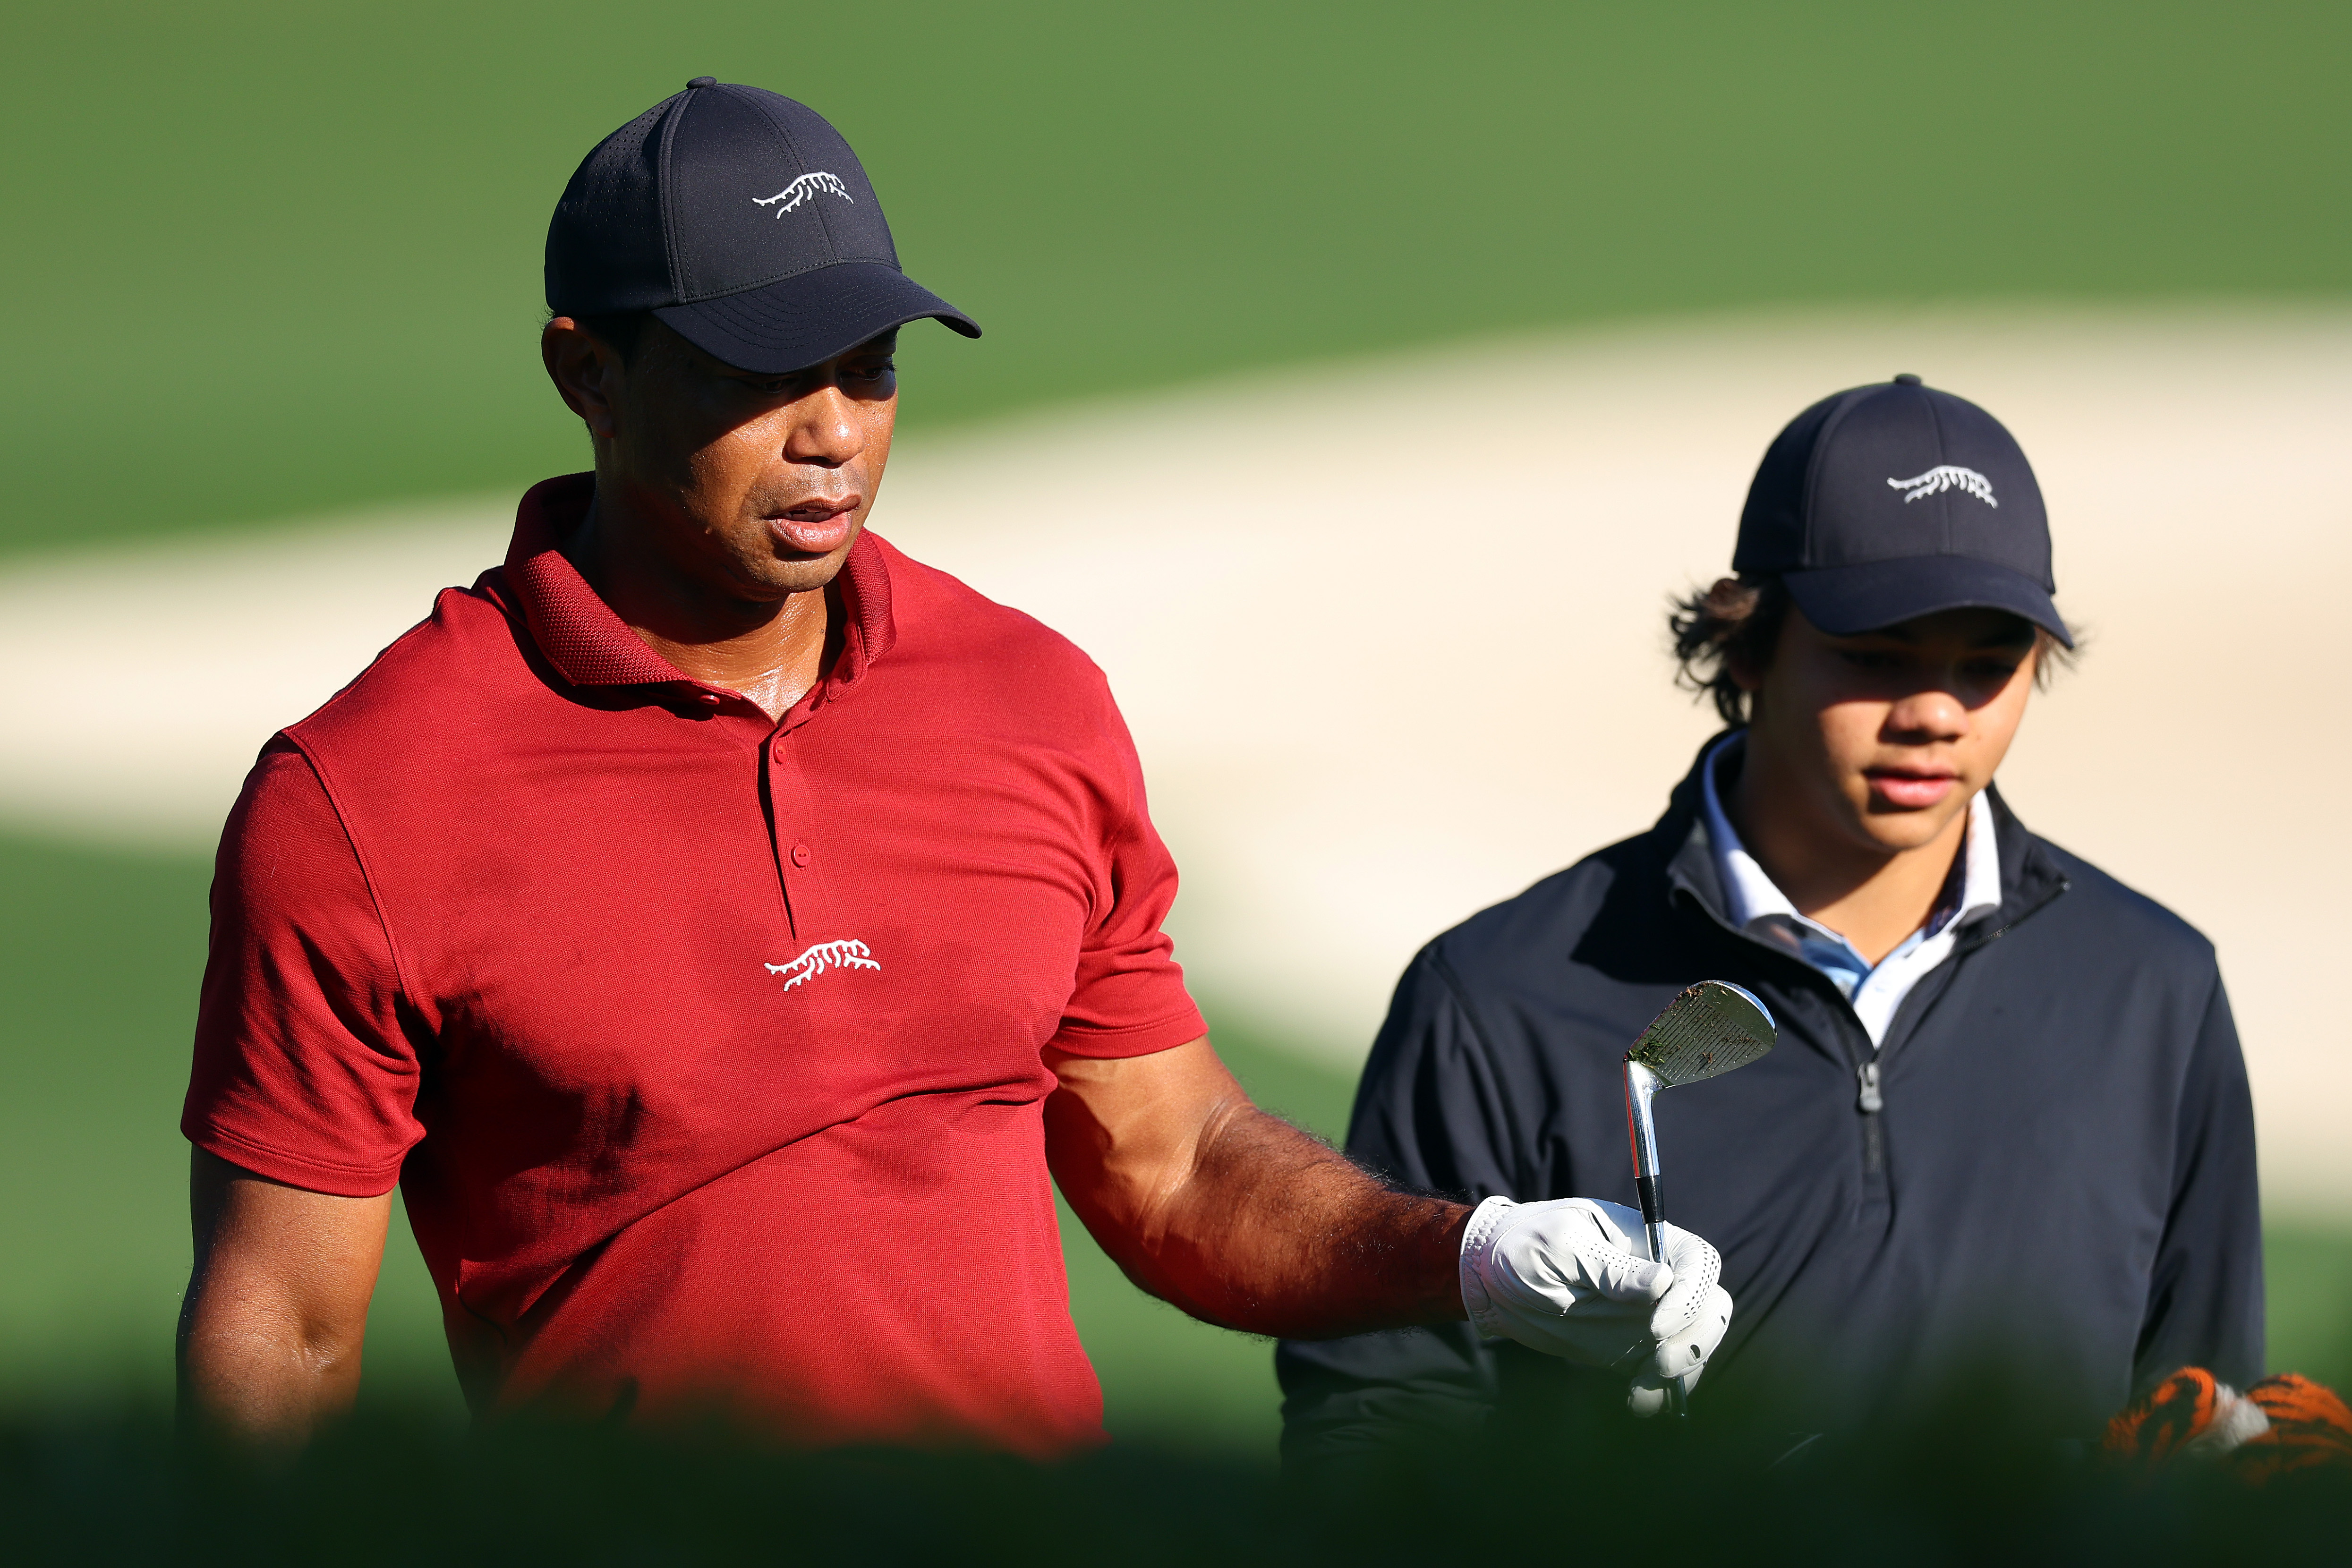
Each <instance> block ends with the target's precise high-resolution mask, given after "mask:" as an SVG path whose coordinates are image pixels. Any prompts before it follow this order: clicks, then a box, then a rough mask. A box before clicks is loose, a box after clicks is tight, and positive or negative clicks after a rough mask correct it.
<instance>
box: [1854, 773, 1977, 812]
mask: <svg viewBox="0 0 2352 1568" xmlns="http://www.w3.org/2000/svg"><path fill="white" fill-rule="evenodd" d="M1863 777H1864V778H1866V779H1868V780H1869V781H1870V793H1871V794H1872V795H1875V796H1876V797H1877V798H1878V799H1880V800H1883V801H1885V803H1886V804H1887V805H1892V806H1898V807H1900V808H1902V809H1903V810H1906V811H1917V810H1919V809H1920V808H1921V807H1923V806H1930V805H1935V804H1936V803H1937V801H1939V800H1941V799H1943V798H1944V797H1945V796H1946V795H1949V794H1951V793H1952V791H1953V790H1954V789H1955V788H1957V787H1958V784H1959V782H1960V775H1959V773H1958V771H1957V770H1955V769H1952V768H1864V770H1863Z"/></svg>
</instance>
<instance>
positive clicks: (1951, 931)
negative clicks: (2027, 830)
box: [1699, 735, 2000, 1048]
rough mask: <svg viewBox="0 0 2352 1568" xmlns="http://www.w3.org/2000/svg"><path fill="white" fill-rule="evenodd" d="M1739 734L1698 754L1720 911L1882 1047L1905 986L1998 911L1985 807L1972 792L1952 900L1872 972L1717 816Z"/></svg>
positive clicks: (1941, 903)
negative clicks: (1837, 1000)
mask: <svg viewBox="0 0 2352 1568" xmlns="http://www.w3.org/2000/svg"><path fill="white" fill-rule="evenodd" d="M1745 742H1746V737H1745V736H1743V735H1731V736H1727V737H1726V738H1725V740H1724V742H1723V743H1722V744H1720V745H1718V746H1717V747H1716V748H1715V750H1713V751H1712V752H1708V753H1707V754H1706V765H1705V766H1703V767H1702V768H1700V769H1699V782H1700V784H1702V786H1703V787H1704V793H1705V797H1706V839H1707V847H1709V848H1710V849H1712V850H1713V851H1714V853H1715V874H1716V879H1717V880H1718V881H1720V882H1721V883H1722V884H1723V900H1724V905H1725V909H1724V913H1725V915H1726V916H1727V918H1728V919H1729V920H1730V921H1731V923H1732V924H1733V925H1734V926H1736V927H1737V928H1738V929H1739V930H1741V931H1746V932H1747V933H1748V935H1750V936H1752V937H1755V938H1756V939H1757V940H1758V941H1759V942H1769V943H1771V944H1772V945H1773V946H1774V947H1777V948H1780V949H1782V950H1784V951H1786V952H1791V953H1794V954H1795V955H1796V956H1797V957H1799V958H1801V959H1802V960H1803V961H1804V962H1805V963H1809V964H1811V965H1812V966H1813V967H1814V968H1815V969H1818V970H1820V971H1821V972H1822V973H1823V974H1826V975H1828V976H1829V978H1830V984H1832V985H1835V986H1836V987H1837V988H1838V991H1839V993H1840V994H1843V996H1844V997H1845V999H1846V1001H1847V1003H1848V1004H1849V1005H1852V1006H1853V1013H1854V1016H1855V1017H1857V1018H1860V1019H1861V1020H1862V1026H1863V1027H1864V1029H1866V1030H1868V1031H1869V1032H1870V1043H1871V1046H1872V1047H1874V1048H1875V1047H1878V1046H1880V1045H1882V1044H1884V1043H1885V1039H1886V1028H1887V1026H1888V1025H1890V1024H1892V1023H1893V1022H1894V1021H1895V1009H1896V1008H1898V1007H1900V1006H1902V1005H1903V998H1905V997H1906V996H1908V995H1910V994H1911V988H1912V987H1913V986H1914V985H1916V984H1919V982H1920V981H1921V980H1922V979H1924V978H1925V977H1926V976H1927V972H1928V971H1929V970H1931V969H1933V968H1935V967H1936V965H1937V964H1939V963H1943V962H1944V960H1945V959H1946V958H1948V957H1949V956H1950V954H1951V951H1952V947H1953V945H1954V944H1955V943H1956V942H1958V941H1959V937H1960V928H1961V927H1962V926H1965V925H1967V924H1969V922H1971V921H1979V920H1982V919H1983V918H1984V917H1985V916H1987V915H1989V914H1990V913H1992V912H1993V910H1997V909H1999V908H2000V849H1999V847H1997V846H1996V845H1995V844H1994V843H1993V826H1992V806H1991V804H1990V802H1988V801H1987V800H1986V799H1985V797H1984V792H1983V791H1981V790H1979V791H1978V792H1977V796H1976V798H1975V799H1974V800H1971V801H1970V802H1969V826H1968V837H1967V840H1966V841H1965V842H1964V843H1963V844H1962V846H1961V848H1960V862H1961V870H1960V886H1959V890H1958V895H1957V896H1955V895H1954V893H1953V890H1952V888H1951V885H1950V884H1949V883H1946V884H1945V889H1944V894H1943V896H1942V897H1941V898H1940V899H1938V900H1937V903H1936V908H1935V909H1934V910H1931V911H1930V912H1929V913H1928V916H1927V924H1926V925H1923V926H1921V927H1920V928H1919V929H1918V930H1917V931H1913V932H1912V933H1911V934H1910V935H1909V936H1907V937H1906V938H1904V939H1903V943H1902V945H1901V946H1899V947H1897V948H1896V949H1895V951H1894V952H1890V953H1888V954H1887V955H1886V956H1885V958H1882V959H1880V960H1879V961H1878V963H1877V966H1876V967H1875V968H1874V967H1873V966H1872V965H1871V964H1870V963H1869V961H1868V960H1866V959H1864V957H1863V956H1862V954H1861V953H1859V952H1855V951H1854V948H1853V943H1852V942H1848V941H1846V939H1845V938H1843V936H1840V935H1839V934H1838V933H1837V932H1835V931H1832V930H1830V928H1829V927H1827V926H1825V925H1823V924H1822V923H1821V922H1820V921H1813V920H1807V919H1806V918H1805V917H1804V916H1803V915H1801V914H1799V913H1798V912H1797V906H1796V905H1794V904H1792V903H1790V901H1789V897H1788V895H1787V894H1785V893H1783V892H1781V891H1780V889H1779V888H1778V887H1776V886H1774V885H1773V882H1772V879H1771V878H1769V877H1768V876H1766V875H1765V874H1764V868H1763V867H1761V866H1759V865H1758V864H1757V863H1756V857H1754V856H1753V855H1750V854H1749V853H1748V849H1747V847H1746V846H1745V845H1743V844H1741V843H1740V842H1739V835H1738V832H1737V831H1736V830H1734V829H1733V827H1732V826H1731V819H1730V818H1729V817H1727V816H1725V815H1724V813H1723V799H1722V797H1721V795H1718V794H1717V790H1716V784H1715V775H1716V770H1717V768H1718V767H1719V766H1720V765H1721V763H1722V762H1723V759H1724V758H1725V757H1727V756H1728V755H1730V754H1731V752H1732V749H1733V748H1734V747H1736V746H1739V745H1742V744H1744V743H1745Z"/></svg>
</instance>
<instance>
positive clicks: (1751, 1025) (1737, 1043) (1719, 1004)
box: [1625, 980, 1780, 1089]
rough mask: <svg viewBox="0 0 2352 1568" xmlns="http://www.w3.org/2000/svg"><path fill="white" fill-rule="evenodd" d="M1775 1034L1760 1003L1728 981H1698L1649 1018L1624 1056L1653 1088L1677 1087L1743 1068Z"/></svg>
mask: <svg viewBox="0 0 2352 1568" xmlns="http://www.w3.org/2000/svg"><path fill="white" fill-rule="evenodd" d="M1779 1038H1780V1028H1779V1026H1777V1025H1775V1024H1774V1023H1773V1022H1772V1015H1771V1012H1770V1011H1769V1009H1768V1008H1767V1007H1766V1006H1765V1005H1764V1004H1763V1003H1761V1002H1759V1001H1758V1000H1757V999H1756V998H1755V997H1754V996H1752V995H1750V994H1748V992H1746V991H1743V990H1741V989H1740V988H1739V987H1738V986H1737V985H1734V984H1731V983H1730V982H1729V981H1726V980H1702V981H1700V982H1699V983H1698V984H1696V985H1694V986H1692V987H1690V988H1689V989H1688V990H1686V991H1685V992H1684V993H1683V994H1681V995H1679V996H1677V997H1675V999H1674V1000H1673V1001H1672V1002H1669V1003H1667V1004H1666V1010H1665V1011H1664V1012H1663V1013H1661V1014H1659V1015H1658V1016H1656V1017H1654V1018H1653V1019H1651V1020H1650V1026H1649V1027H1648V1028H1646V1029H1644V1030H1643V1031H1642V1037H1641V1038H1640V1039H1638V1040H1635V1041H1634V1042H1633V1048H1632V1049H1630V1050H1628V1051H1627V1052H1626V1053H1625V1059H1626V1060H1627V1061H1629V1062H1633V1063H1635V1064H1637V1065H1639V1066H1641V1067H1643V1068H1647V1069H1648V1072H1649V1076H1650V1078H1651V1079H1653V1080H1654V1082H1655V1084H1656V1087H1658V1088H1659V1089H1677V1088H1680V1087H1681V1086H1682V1085H1684V1084H1686V1083H1697V1082H1698V1081H1699V1080H1701V1079H1710V1078H1720V1077H1722V1076H1723V1075H1724V1074H1725V1073H1727V1072H1729V1071H1731V1070H1732V1069H1733V1068H1744V1067H1746V1066H1747V1065H1748V1063H1749V1062H1752V1061H1754V1060H1755V1059H1756V1058H1758V1057H1760V1056H1762V1055H1763V1054H1764V1053H1765V1052H1767V1051H1769V1050H1770V1049H1771V1048H1772V1045H1773V1042H1774V1041H1775V1040H1777V1039H1779Z"/></svg>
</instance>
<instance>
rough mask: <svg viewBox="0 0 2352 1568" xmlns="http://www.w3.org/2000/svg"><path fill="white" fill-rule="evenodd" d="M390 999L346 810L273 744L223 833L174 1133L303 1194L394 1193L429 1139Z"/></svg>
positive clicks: (383, 952)
mask: <svg viewBox="0 0 2352 1568" xmlns="http://www.w3.org/2000/svg"><path fill="white" fill-rule="evenodd" d="M399 996H400V985H399V982H398V978H397V973H396V966H395V963H394V955H393V949H392V944H391V942H390V941H389V940H388V939H387V938H386V936H385V934H384V928H383V920H382V918H381V917H380V916H379V914H378V912H377V910H376V904H375V899H374V897H373V893H372V892H371V891H370V889H369V887H368V881H367V878H366V876H365V874H364V873H363V871H362V868H361V866H360V862H359V858H358V857H357V856H356V855H355V854H354V853H353V851H352V845H351V841H350V839H349V838H348V837H346V836H345V834H344V831H343V826H342V823H341V819H340V818H339V817H338V816H337V815H336V812H335V809H334V806H333V805H332V804H331V802H330V801H329V799H328V798H327V792H326V790H325V789H324V788H323V787H322V786H321V785H320V782H319V779H318V776H317V774H315V773H313V772H312V771H311V768H310V762H309V760H308V759H306V758H305V757H304V756H303V755H302V753H301V752H300V751H299V750H298V749H297V748H296V747H295V746H294V745H293V744H292V743H291V742H288V741H286V740H284V739H283V738H280V739H278V740H277V741H275V742H271V743H270V745H269V746H268V749H266V750H265V751H264V752H262V754H261V758H260V760H259V761H258V762H257V763H255V765H254V769H253V772H252V773H251V774H249V775H248V776H247V779H246V783H245V791H244V793H243V794H242V795H240V796H239V797H238V799H237V803H236V809H235V810H234V811H233V812H232V813H231V814H230V816H229V819H228V824H227V827H226V831H225V832H224V833H223V834H222V837H221V847H220V858H219V860H218V863H217V865H216V866H215V870H214V874H213V891H212V950H211V954H210V956H209V958H208V960H207V962H206V963H205V983H204V993H203V999H202V1002H201V1004H200V1005H199V1009H198V1012H197V1019H196V1041H195V1063H194V1071H193V1073H192V1074H191V1077H190V1080H189V1085H188V1098H187V1104H186V1108H185V1110H184V1111H183V1113H182V1116H181V1119H180V1128H181V1131H183V1132H184V1133H185V1134H186V1135H187V1137H188V1140H189V1142H193V1143H194V1144H195V1145H196V1146H197V1147H198V1148H201V1149H204V1150H206V1151H208V1152H211V1153H214V1154H217V1155H218V1156H220V1157H221V1158H222V1159H224V1160H226V1161H228V1162H230V1163H233V1164H237V1165H242V1166H244V1167H245V1168H246V1169H247V1170H249V1171H253V1172H256V1173H258V1174H261V1175H264V1176H268V1177H270V1178H271V1179H273V1180H276V1181H281V1182H286V1183H289V1184H292V1185H295V1186H298V1187H303V1188H306V1189H309V1190H310V1191H313V1192H320V1193H332V1194H338V1195H340V1196H344V1197H374V1196H376V1195H378V1194H383V1193H386V1192H389V1191H391V1190H392V1188H393V1186H394V1184H396V1183H397V1182H398V1181H399V1179H400V1166H401V1160H402V1158H403V1156H404V1155H405V1154H406V1153H407V1152H408V1149H409V1147H410V1146H411V1145H412V1144H414V1143H415V1142H416V1141H417V1140H418V1139H419V1138H421V1137H423V1136H424V1129H423V1128H422V1127H421V1126H420V1125H419V1124H418V1122H417V1120H416V1117H415V1100H416V1085H417V1062H416V1053H415V1048H414V1047H413V1046H412V1045H411V1044H410V1042H409V1040H408V1039H407V1037H406V1036H405V1034H404V1031H403V1030H402V1028H401V1026H400V1018H399Z"/></svg>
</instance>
